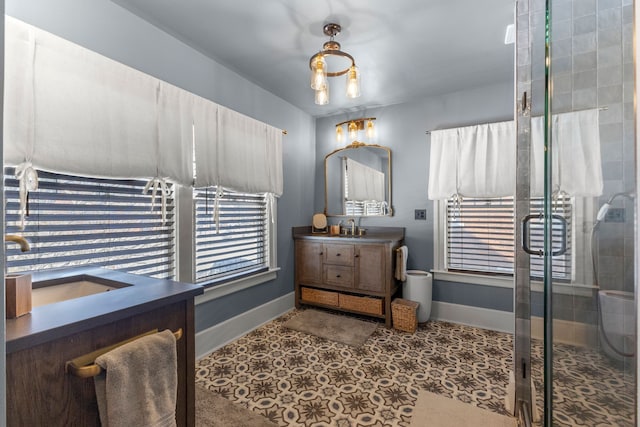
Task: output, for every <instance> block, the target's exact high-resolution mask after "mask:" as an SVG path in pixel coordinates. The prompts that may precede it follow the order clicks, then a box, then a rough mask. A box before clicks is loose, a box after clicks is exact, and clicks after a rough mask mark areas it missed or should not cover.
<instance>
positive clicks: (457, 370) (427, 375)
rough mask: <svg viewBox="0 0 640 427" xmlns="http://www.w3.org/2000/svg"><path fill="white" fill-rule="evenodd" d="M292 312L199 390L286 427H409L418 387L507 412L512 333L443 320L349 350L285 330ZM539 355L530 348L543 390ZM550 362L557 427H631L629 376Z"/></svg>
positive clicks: (213, 358)
mask: <svg viewBox="0 0 640 427" xmlns="http://www.w3.org/2000/svg"><path fill="white" fill-rule="evenodd" d="M296 313H297V311H293V312H290V313H287V314H286V315H284V316H282V317H280V318H278V319H276V320H274V321H272V322H270V323H268V324H266V325H264V326H262V327H260V328H258V329H256V330H255V331H253V332H251V333H250V334H248V335H246V336H244V337H242V338H240V339H238V340H237V341H235V342H233V343H231V344H228V345H226V346H224V347H222V348H220V349H219V350H217V351H216V352H214V353H212V354H210V355H209V356H207V357H205V358H203V359H202V360H200V361H199V362H198V363H197V366H196V382H198V383H199V384H202V385H204V386H205V387H207V388H209V389H210V390H212V391H214V392H217V393H219V394H221V395H222V396H224V397H225V398H227V399H229V400H231V401H233V402H236V403H238V404H241V405H243V406H245V407H247V408H249V409H251V410H253V411H255V412H257V413H259V414H262V415H263V416H265V417H266V418H268V419H269V420H271V421H272V422H274V423H276V424H278V425H280V426H283V427H284V426H305V427H307V426H309V427H310V426H339V427H352V426H353V427H356V426H377V427H383V426H408V425H409V423H410V422H411V416H412V413H413V407H414V405H415V402H416V397H417V395H418V391H419V390H420V389H423V390H428V391H431V392H434V393H438V394H442V395H445V396H448V397H451V398H455V399H459V400H461V401H463V402H467V403H470V404H473V405H476V406H478V407H481V408H484V409H488V410H491V411H494V412H498V413H503V414H504V413H505V411H504V396H505V393H506V388H507V382H508V373H509V371H510V369H511V364H512V356H511V354H512V345H513V344H512V336H511V335H509V334H504V333H499V332H494V331H488V330H483V329H478V328H473V327H469V326H464V325H457V324H451V323H445V322H428V323H426V324H424V325H420V327H419V328H418V331H416V333H415V334H408V333H404V332H399V331H396V330H392V329H386V328H384V326H383V325H382V324H381V325H380V326H379V327H378V328H377V329H376V331H375V332H374V333H373V334H372V336H371V337H370V338H369V339H368V340H367V342H366V343H365V344H364V345H363V346H362V347H360V348H353V347H350V346H347V345H344V344H340V343H337V342H333V341H329V340H325V339H322V338H318V337H316V336H313V335H308V334H305V333H302V332H297V331H292V330H289V329H287V328H284V327H283V326H282V324H283V322H285V321H286V320H288V319H289V318H290V317H291V316H294V315H295V314H296ZM541 355H542V347H541V345H539V344H536V345H534V348H533V357H534V360H533V364H534V365H533V366H534V369H535V371H536V372H535V373H534V374H539V375H534V381H535V383H536V388H537V389H538V390H540V392H542V375H541V366H542V359H541ZM555 358H556V366H557V369H556V373H555V375H556V378H557V381H556V388H555V393H556V395H557V397H556V400H555V402H556V407H555V408H556V409H555V419H556V422H555V423H554V424H555V425H559V426H574V425H575V426H605V425H607V426H621V427H624V426H632V425H634V423H633V408H634V400H633V387H634V384H633V378H629V377H625V376H624V375H622V373H621V372H620V371H619V370H618V369H616V368H615V367H613V366H611V365H610V364H609V363H608V361H607V360H606V359H605V358H604V357H602V356H600V355H599V354H598V353H596V352H593V351H585V350H584V349H576V348H573V347H570V346H556V349H555ZM538 368H539V369H538ZM539 400H540V399H539ZM538 403H540V402H538Z"/></svg>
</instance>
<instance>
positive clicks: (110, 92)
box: [4, 17, 193, 185]
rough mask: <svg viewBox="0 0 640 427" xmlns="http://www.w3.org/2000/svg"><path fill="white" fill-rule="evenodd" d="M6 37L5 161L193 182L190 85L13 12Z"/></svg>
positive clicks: (71, 171)
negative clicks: (115, 58)
mask: <svg viewBox="0 0 640 427" xmlns="http://www.w3.org/2000/svg"><path fill="white" fill-rule="evenodd" d="M6 39H7V42H6V43H7V47H8V49H7V52H6V53H7V55H6V59H5V69H6V73H7V76H8V77H10V78H8V79H6V81H5V82H6V88H7V91H6V96H5V106H6V108H5V117H4V119H5V123H6V126H5V134H4V135H5V145H4V154H5V162H6V163H7V164H14V165H17V164H20V163H22V162H31V163H32V164H33V166H34V167H36V168H38V169H44V170H48V171H52V172H60V173H68V174H75V175H90V176H98V177H107V178H152V177H166V178H170V179H171V180H173V181H175V182H178V183H181V184H185V185H191V183H192V175H193V173H192V166H191V165H192V161H191V158H192V154H191V151H190V150H188V149H187V150H185V149H184V148H185V146H184V145H183V144H185V143H189V144H190V141H191V136H190V133H191V118H190V113H189V111H190V101H189V94H188V93H187V92H185V91H182V90H181V89H178V88H176V87H173V86H171V85H169V84H167V83H164V82H161V81H160V80H158V79H155V78H153V77H151V76H148V75H146V74H144V73H141V72H139V71H137V70H135V69H133V68H130V67H127V66H124V65H122V64H120V63H118V62H116V61H113V60H111V59H108V58H106V57H104V56H102V55H99V54H97V53H95V52H92V51H90V50H88V49H85V48H83V47H81V46H78V45H76V44H73V43H70V42H68V41H66V40H64V39H61V38H59V37H57V36H54V35H52V34H50V33H47V32H45V31H42V30H39V29H38V28H35V27H32V26H29V25H27V24H24V23H22V22H20V21H18V20H15V19H12V18H9V17H7V21H6ZM20 48H26V49H24V51H20ZM29 56H31V57H29ZM25 75H26V77H27V78H25ZM29 133H31V135H29Z"/></svg>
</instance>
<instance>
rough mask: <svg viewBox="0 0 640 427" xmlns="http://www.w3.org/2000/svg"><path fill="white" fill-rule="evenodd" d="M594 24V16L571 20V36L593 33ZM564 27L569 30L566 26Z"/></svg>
mask: <svg viewBox="0 0 640 427" xmlns="http://www.w3.org/2000/svg"><path fill="white" fill-rule="evenodd" d="M596 22H597V21H596V15H585V16H582V17H580V18H575V19H574V20H573V35H574V36H578V35H581V34H585V33H591V32H594V31H595V30H596ZM565 25H566V24H565ZM566 27H568V28H570V27H569V26H568V25H567V26H566ZM566 27H565V28H566ZM555 28H557V27H555ZM554 37H555V33H554Z"/></svg>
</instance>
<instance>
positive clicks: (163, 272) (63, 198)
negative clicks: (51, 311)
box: [5, 168, 175, 279]
mask: <svg viewBox="0 0 640 427" xmlns="http://www.w3.org/2000/svg"><path fill="white" fill-rule="evenodd" d="M38 174H39V188H38V190H37V191H33V192H31V193H29V203H28V209H29V211H28V217H27V221H26V226H25V229H24V231H22V230H20V229H19V222H20V219H19V215H18V209H19V196H18V181H17V180H16V179H15V177H14V171H13V168H6V169H5V197H6V232H7V233H12V234H21V235H24V236H25V237H26V238H27V240H28V241H29V242H30V243H31V250H30V251H29V252H25V253H21V252H20V251H19V249H18V248H17V246H16V245H11V244H10V245H7V271H8V272H9V273H14V272H18V271H24V270H42V269H48V268H56V267H69V266H80V265H88V264H91V265H96V266H100V267H105V268H111V269H115V270H120V271H124V272H128V273H134V274H143V275H147V276H152V277H156V278H169V279H171V278H174V276H175V231H174V230H175V227H174V217H175V215H174V212H175V206H174V200H173V196H172V197H169V198H168V199H167V221H166V222H165V223H164V224H163V223H162V218H161V215H160V212H159V209H160V197H157V198H156V200H155V208H154V210H153V211H152V207H151V204H152V198H151V196H149V195H148V194H143V192H142V190H143V189H144V186H145V184H146V181H143V180H115V179H97V178H85V177H75V176H69V175H60V174H54V173H49V172H42V171H39V172H38ZM172 194H173V192H172Z"/></svg>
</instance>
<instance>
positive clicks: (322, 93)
mask: <svg viewBox="0 0 640 427" xmlns="http://www.w3.org/2000/svg"><path fill="white" fill-rule="evenodd" d="M315 102H316V105H326V104H328V103H329V84H328V83H325V84H324V86H322V88H320V89H318V90H316V96H315Z"/></svg>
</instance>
